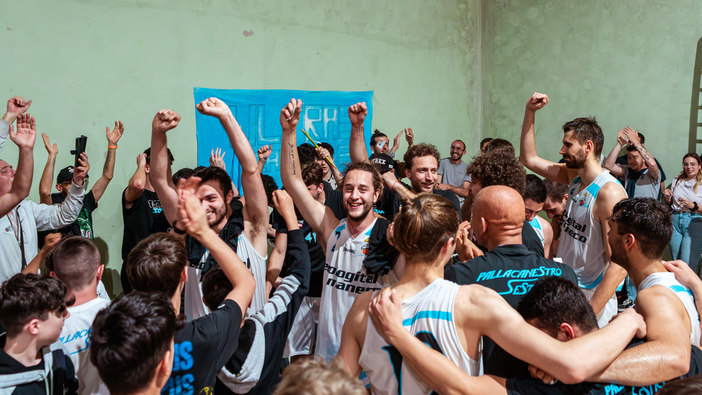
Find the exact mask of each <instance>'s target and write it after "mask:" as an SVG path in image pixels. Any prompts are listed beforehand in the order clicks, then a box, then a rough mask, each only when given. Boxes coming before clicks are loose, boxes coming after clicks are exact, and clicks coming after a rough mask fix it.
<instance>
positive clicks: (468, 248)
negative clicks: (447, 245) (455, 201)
mask: <svg viewBox="0 0 702 395" xmlns="http://www.w3.org/2000/svg"><path fill="white" fill-rule="evenodd" d="M457 236H458V237H456V253H457V254H458V259H460V260H461V261H463V262H465V261H469V260H471V259H473V258H475V257H476V256H482V255H483V252H482V251H481V250H480V248H478V246H476V245H475V244H474V243H473V242H472V241H471V240H470V239H471V236H472V231H471V228H470V223H469V222H468V221H463V222H461V224H460V225H459V226H458V235H457Z"/></svg>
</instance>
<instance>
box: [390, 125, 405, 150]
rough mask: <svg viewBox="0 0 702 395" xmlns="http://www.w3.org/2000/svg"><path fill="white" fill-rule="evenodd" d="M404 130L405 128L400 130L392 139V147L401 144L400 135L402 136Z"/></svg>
mask: <svg viewBox="0 0 702 395" xmlns="http://www.w3.org/2000/svg"><path fill="white" fill-rule="evenodd" d="M405 130H406V129H405ZM404 132H405V131H404V130H402V131H400V133H398V134H397V136H395V138H394V139H392V148H395V147H397V145H398V144H400V136H402V133H404Z"/></svg>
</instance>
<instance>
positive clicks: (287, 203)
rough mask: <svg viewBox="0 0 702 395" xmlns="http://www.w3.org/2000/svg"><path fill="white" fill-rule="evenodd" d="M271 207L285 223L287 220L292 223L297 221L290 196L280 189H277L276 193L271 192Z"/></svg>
mask: <svg viewBox="0 0 702 395" xmlns="http://www.w3.org/2000/svg"><path fill="white" fill-rule="evenodd" d="M273 205H274V206H275V208H276V210H278V212H279V213H280V215H282V216H283V218H285V220H286V221H287V220H288V219H292V220H293V222H294V221H297V215H296V214H295V204H294V203H293V200H292V198H291V197H290V195H288V193H287V192H285V191H284V190H282V189H279V190H277V191H273Z"/></svg>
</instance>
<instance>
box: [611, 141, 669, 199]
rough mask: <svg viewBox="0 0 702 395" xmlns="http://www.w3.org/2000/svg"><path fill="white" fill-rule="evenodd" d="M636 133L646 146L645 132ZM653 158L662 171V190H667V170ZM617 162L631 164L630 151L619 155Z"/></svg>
mask: <svg viewBox="0 0 702 395" xmlns="http://www.w3.org/2000/svg"><path fill="white" fill-rule="evenodd" d="M636 133H637V134H638V136H639V141H640V142H641V146H642V147H643V146H645V143H646V137H645V136H644V135H643V133H641V132H639V131H638V130H637V131H636ZM653 160H654V161H656V166H658V171H660V172H661V192H662V191H664V190H665V180H666V177H665V172H664V171H663V167H662V166H661V164H660V163H659V162H658V159H656V158H653ZM616 164H618V165H628V164H629V156H628V151H627V154H624V155H621V156H618V157H617V161H616ZM620 181H622V179H621V178H620ZM622 184H624V183H623V182H622ZM659 198H660V197H659Z"/></svg>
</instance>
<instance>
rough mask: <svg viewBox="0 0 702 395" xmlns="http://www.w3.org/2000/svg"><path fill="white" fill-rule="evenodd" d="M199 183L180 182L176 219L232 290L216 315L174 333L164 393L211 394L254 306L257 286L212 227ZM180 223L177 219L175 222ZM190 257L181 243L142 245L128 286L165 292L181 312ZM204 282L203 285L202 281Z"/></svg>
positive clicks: (162, 236) (165, 238) (157, 239)
mask: <svg viewBox="0 0 702 395" xmlns="http://www.w3.org/2000/svg"><path fill="white" fill-rule="evenodd" d="M199 181H200V180H199V179H197V178H196V177H191V178H190V179H189V180H188V181H187V185H185V187H183V186H182V185H184V184H186V182H185V181H184V180H181V181H180V184H181V187H180V188H179V190H178V194H177V196H179V200H178V208H177V212H176V215H177V217H176V220H177V221H178V224H179V226H182V227H183V228H184V229H185V231H186V232H187V233H188V235H190V236H191V237H193V238H195V239H196V240H197V241H198V242H200V243H202V245H203V246H204V247H205V248H207V250H208V251H209V253H210V254H211V255H212V256H213V257H214V259H216V260H217V262H218V263H219V267H221V268H222V271H223V272H224V274H225V275H226V276H227V278H228V279H229V281H230V282H231V284H232V286H233V289H232V291H231V292H229V293H228V294H227V295H226V298H225V300H224V302H223V303H222V305H220V306H219V308H218V309H217V311H215V312H213V313H211V314H208V315H205V316H203V317H200V318H198V319H195V320H193V321H190V322H188V323H187V324H186V325H185V327H184V328H183V329H181V330H179V331H178V332H176V334H175V346H174V355H175V358H176V361H178V363H176V364H175V365H174V367H173V371H172V373H171V377H170V379H169V380H168V383H167V384H166V387H165V391H167V393H168V391H174V392H178V391H192V393H194V394H199V393H201V392H202V391H205V392H204V393H211V392H212V390H213V388H214V384H215V377H216V374H217V372H218V371H219V370H220V369H222V367H223V366H224V364H225V363H226V362H227V360H228V359H229V358H230V357H231V355H232V354H233V353H234V351H235V350H236V349H237V346H238V338H239V333H240V326H241V323H242V319H243V316H244V315H243V312H244V311H246V307H247V306H249V303H250V302H251V297H252V295H253V293H254V288H255V282H254V279H253V276H252V275H251V272H250V271H249V269H248V268H247V267H246V265H245V264H244V263H243V262H242V261H241V259H240V258H239V257H238V256H237V254H236V253H235V252H234V251H233V250H232V248H231V247H230V246H229V245H227V243H225V241H223V240H222V239H220V238H219V237H218V236H217V233H216V232H215V230H214V229H212V227H211V226H210V224H209V221H208V220H209V219H211V218H210V216H208V215H206V213H205V210H204V209H203V207H202V205H201V202H200V200H199V198H198V197H197V194H198V191H200V182H199ZM174 221H175V220H174ZM187 264H188V254H187V250H186V249H185V245H184V243H183V240H182V238H180V237H178V236H176V235H171V234H167V233H156V234H153V235H151V236H149V237H147V238H146V239H144V240H142V241H141V242H139V244H137V246H136V247H134V249H133V250H132V252H130V253H129V257H128V259H127V274H128V276H129V281H130V283H131V284H132V286H133V287H134V289H135V290H137V291H144V292H164V293H165V294H166V295H168V297H170V299H171V303H172V305H173V310H174V311H175V312H178V311H180V305H181V293H182V292H183V287H184V286H185V284H186V282H187V281H188V267H187ZM198 282H199V281H198Z"/></svg>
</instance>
